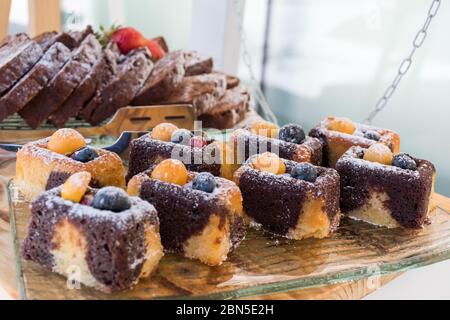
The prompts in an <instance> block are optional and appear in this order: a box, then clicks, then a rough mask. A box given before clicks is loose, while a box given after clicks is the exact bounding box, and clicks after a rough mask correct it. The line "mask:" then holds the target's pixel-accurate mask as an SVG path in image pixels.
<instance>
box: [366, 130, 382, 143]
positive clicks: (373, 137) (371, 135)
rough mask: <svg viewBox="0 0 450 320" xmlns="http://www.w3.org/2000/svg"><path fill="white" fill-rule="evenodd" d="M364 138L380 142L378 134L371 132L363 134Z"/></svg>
mask: <svg viewBox="0 0 450 320" xmlns="http://www.w3.org/2000/svg"><path fill="white" fill-rule="evenodd" d="M364 138H366V139H370V140H374V141H380V138H381V136H380V134H379V133H378V132H375V131H373V130H368V131H366V132H365V133H364Z"/></svg>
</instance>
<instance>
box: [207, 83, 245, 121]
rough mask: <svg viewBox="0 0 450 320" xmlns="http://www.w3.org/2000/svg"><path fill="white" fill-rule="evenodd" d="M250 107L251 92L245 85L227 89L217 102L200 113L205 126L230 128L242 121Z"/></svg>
mask: <svg viewBox="0 0 450 320" xmlns="http://www.w3.org/2000/svg"><path fill="white" fill-rule="evenodd" d="M249 107H250V93H249V92H248V91H247V89H246V88H244V87H235V88H233V89H230V90H227V91H226V92H225V95H224V96H223V97H222V98H221V99H220V100H219V101H218V102H217V104H213V105H211V106H208V107H207V108H205V109H206V110H205V109H204V110H203V113H202V114H200V115H199V117H198V120H200V121H202V125H203V127H204V128H216V129H228V128H232V127H233V126H235V125H236V124H237V123H238V122H240V121H242V120H243V119H244V117H245V113H246V112H247V111H248V110H249Z"/></svg>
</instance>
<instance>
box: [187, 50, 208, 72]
mask: <svg viewBox="0 0 450 320" xmlns="http://www.w3.org/2000/svg"><path fill="white" fill-rule="evenodd" d="M184 59H185V62H184V68H185V70H186V74H185V76H186V77H190V76H196V75H199V74H204V73H211V72H212V69H213V59H212V58H211V57H206V56H204V55H202V54H200V53H198V52H197V51H185V52H184Z"/></svg>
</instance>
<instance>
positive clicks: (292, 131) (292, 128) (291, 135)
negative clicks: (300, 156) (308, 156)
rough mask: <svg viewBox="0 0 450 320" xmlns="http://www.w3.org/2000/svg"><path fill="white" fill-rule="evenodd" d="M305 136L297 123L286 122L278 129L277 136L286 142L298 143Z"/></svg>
mask: <svg viewBox="0 0 450 320" xmlns="http://www.w3.org/2000/svg"><path fill="white" fill-rule="evenodd" d="M305 137H306V136H305V131H304V130H303V128H302V127H301V126H299V125H298V124H287V125H285V126H284V127H281V129H280V134H279V138H280V140H283V141H286V142H291V143H297V144H299V143H302V142H303V141H304V140H305Z"/></svg>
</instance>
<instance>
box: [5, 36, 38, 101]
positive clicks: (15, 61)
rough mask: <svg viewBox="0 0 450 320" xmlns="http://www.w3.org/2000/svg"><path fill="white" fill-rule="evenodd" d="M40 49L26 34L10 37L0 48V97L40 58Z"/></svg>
mask: <svg viewBox="0 0 450 320" xmlns="http://www.w3.org/2000/svg"><path fill="white" fill-rule="evenodd" d="M43 54H44V52H43V51H42V49H41V47H40V46H39V45H38V44H37V43H36V42H34V41H33V40H31V39H30V38H29V37H28V36H27V35H26V34H23V33H19V34H16V35H14V36H10V37H8V38H7V40H5V42H4V44H3V46H2V47H1V48H0V96H1V95H3V94H4V93H5V92H6V91H7V90H8V89H10V88H11V87H12V86H13V85H14V84H15V83H17V82H18V81H19V80H20V78H22V77H23V76H24V75H25V74H26V73H27V72H28V71H29V70H30V69H31V68H32V67H33V66H34V65H35V63H36V62H37V61H38V60H39V59H40V58H41V57H42V55H43Z"/></svg>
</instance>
